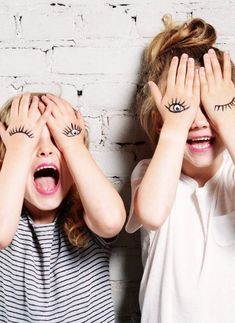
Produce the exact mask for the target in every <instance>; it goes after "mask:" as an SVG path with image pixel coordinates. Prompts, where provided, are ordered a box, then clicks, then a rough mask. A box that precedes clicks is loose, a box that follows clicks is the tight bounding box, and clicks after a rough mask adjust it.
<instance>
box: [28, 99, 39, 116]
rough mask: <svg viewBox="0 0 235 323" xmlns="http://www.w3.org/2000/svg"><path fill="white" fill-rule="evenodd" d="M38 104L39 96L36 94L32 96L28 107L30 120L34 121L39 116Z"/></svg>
mask: <svg viewBox="0 0 235 323" xmlns="http://www.w3.org/2000/svg"><path fill="white" fill-rule="evenodd" d="M38 104H39V98H38V97H37V96H35V95H34V96H33V97H32V101H31V104H30V107H29V114H28V115H29V118H30V119H31V120H32V121H36V120H37V119H38V118H40V115H41V114H40V111H39V109H38Z"/></svg>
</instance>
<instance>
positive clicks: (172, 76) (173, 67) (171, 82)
mask: <svg viewBox="0 0 235 323" xmlns="http://www.w3.org/2000/svg"><path fill="white" fill-rule="evenodd" d="M178 62H179V58H178V57H177V56H174V57H173V58H172V60H171V64H170V67H169V70H168V75H167V90H169V91H173V89H174V87H175V80H176V72H177V67H178Z"/></svg>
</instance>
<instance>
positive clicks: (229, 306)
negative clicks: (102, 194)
mask: <svg viewBox="0 0 235 323" xmlns="http://www.w3.org/2000/svg"><path fill="white" fill-rule="evenodd" d="M163 21H164V23H165V30H164V31H163V32H161V33H160V34H158V35H157V36H156V37H155V38H154V39H153V40H152V42H151V43H150V45H149V46H148V48H147V50H146V53H145V58H144V65H143V75H142V80H141V84H140V87H139V92H138V94H137V106H138V111H137V112H138V115H139V118H140V122H141V124H142V126H143V128H144V129H145V131H146V132H147V134H148V136H149V138H150V139H151V141H152V143H153V144H154V147H155V150H154V153H153V156H152V158H151V159H149V160H142V161H141V162H139V164H138V165H137V166H136V168H135V169H134V171H133V174H132V178H131V184H132V204H131V210H130V216H129V220H128V223H127V226H126V229H127V231H128V232H130V233H132V232H135V231H136V230H137V229H139V228H141V239H142V258H143V259H142V260H143V265H144V273H143V278H142V282H141V287H140V295H139V300H140V308H141V314H142V322H143V323H153V322H154V323H221V322H223V323H234V322H235V274H234V273H235V199H234V196H235V167H234V163H235V126H234V125H235V89H234V81H235V74H234V65H233V64H232V62H231V60H230V57H229V54H228V53H226V52H222V51H221V50H219V49H218V48H216V47H214V43H215V40H216V32H215V29H214V28H213V27H212V26H211V25H209V24H207V23H206V22H205V21H203V20H201V19H192V20H191V21H188V22H186V23H184V24H181V25H176V24H174V23H173V22H172V20H171V17H169V16H164V20H163Z"/></svg>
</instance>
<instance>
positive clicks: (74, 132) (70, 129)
mask: <svg viewBox="0 0 235 323" xmlns="http://www.w3.org/2000/svg"><path fill="white" fill-rule="evenodd" d="M81 131H82V129H81V128H80V127H79V126H78V125H77V124H74V123H71V125H70V126H67V127H66V128H64V130H63V134H64V135H65V136H67V137H74V136H78V135H79V134H80V133H81Z"/></svg>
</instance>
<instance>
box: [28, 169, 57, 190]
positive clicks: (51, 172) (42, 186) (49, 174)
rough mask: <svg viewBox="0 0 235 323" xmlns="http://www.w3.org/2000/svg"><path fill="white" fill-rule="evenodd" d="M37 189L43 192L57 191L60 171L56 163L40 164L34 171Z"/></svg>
mask: <svg viewBox="0 0 235 323" xmlns="http://www.w3.org/2000/svg"><path fill="white" fill-rule="evenodd" d="M33 176H34V183H35V187H36V190H37V191H38V192H39V193H41V194H45V195H48V194H53V193H55V192H56V191H57V188H58V183H59V178H60V175H59V171H58V169H57V167H56V166H54V165H40V166H39V167H38V168H37V169H36V170H35V172H34V174H33Z"/></svg>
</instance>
